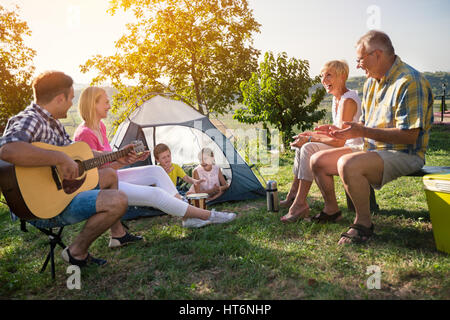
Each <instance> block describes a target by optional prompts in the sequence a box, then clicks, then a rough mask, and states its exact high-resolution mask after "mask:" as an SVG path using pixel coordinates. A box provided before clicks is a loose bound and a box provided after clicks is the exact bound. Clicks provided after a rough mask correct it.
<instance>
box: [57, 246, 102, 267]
mask: <svg viewBox="0 0 450 320" xmlns="http://www.w3.org/2000/svg"><path fill="white" fill-rule="evenodd" d="M61 257H62V258H63V260H64V261H65V262H67V263H69V264H71V265H75V266H79V267H80V268H81V267H84V266H87V265H89V264H96V265H98V266H102V265H104V264H106V263H107V261H106V260H103V259H97V258H94V257H93V256H91V255H90V254H89V253H88V256H87V257H86V259H83V260H78V259H75V258H74V257H72V255H71V254H70V251H69V247H66V248H65V249H64V250H63V251H62V252H61Z"/></svg>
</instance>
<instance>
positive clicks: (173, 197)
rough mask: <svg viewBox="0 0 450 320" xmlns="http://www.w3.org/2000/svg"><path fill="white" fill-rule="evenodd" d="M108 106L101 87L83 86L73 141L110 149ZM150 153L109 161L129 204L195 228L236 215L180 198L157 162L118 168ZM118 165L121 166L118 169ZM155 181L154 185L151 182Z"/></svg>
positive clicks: (230, 218) (232, 217)
mask: <svg viewBox="0 0 450 320" xmlns="http://www.w3.org/2000/svg"><path fill="white" fill-rule="evenodd" d="M110 108H111V106H110V104H109V99H108V96H107V94H106V92H105V90H103V89H102V88H98V87H89V88H86V89H84V90H83V92H82V93H81V96H80V100H79V103H78V110H79V112H80V115H81V117H82V118H83V120H84V123H82V124H80V125H79V126H78V128H77V130H76V131H75V137H74V140H75V141H80V140H82V141H85V142H86V143H87V144H89V146H90V147H91V149H94V150H97V151H100V152H110V151H111V146H110V145H109V142H108V139H107V137H106V128H105V125H104V124H103V122H102V121H101V120H102V119H104V118H106V116H107V114H108V110H109V109H110ZM148 155H149V152H146V153H145V154H144V155H143V156H137V155H135V154H132V155H131V156H130V157H129V159H127V161H126V162H123V161H120V162H119V161H118V160H116V161H114V162H112V163H110V164H109V165H110V166H111V167H112V168H114V169H116V170H118V171H117V177H118V180H119V186H118V187H119V190H121V191H123V192H125V193H126V195H127V197H128V205H135V206H149V207H154V208H157V209H159V210H161V211H163V212H165V213H167V214H170V215H173V216H178V217H182V218H183V226H184V227H190V228H198V227H202V226H205V225H208V224H211V223H225V222H229V221H231V220H233V219H234V218H235V217H236V214H234V213H227V212H219V211H215V210H214V209H213V210H211V211H208V210H203V209H200V208H196V207H194V206H191V205H188V204H187V203H186V202H184V201H183V200H181V196H180V195H179V194H178V192H177V190H176V188H175V186H174V185H173V184H172V183H171V181H170V179H169V177H168V176H167V174H166V173H165V171H164V170H163V169H162V168H161V167H159V166H141V167H134V168H128V169H121V168H122V167H123V166H125V165H128V164H131V163H134V162H136V161H142V160H145V159H146V158H147V157H148ZM119 169H120V170H119ZM152 184H156V187H150V185H152Z"/></svg>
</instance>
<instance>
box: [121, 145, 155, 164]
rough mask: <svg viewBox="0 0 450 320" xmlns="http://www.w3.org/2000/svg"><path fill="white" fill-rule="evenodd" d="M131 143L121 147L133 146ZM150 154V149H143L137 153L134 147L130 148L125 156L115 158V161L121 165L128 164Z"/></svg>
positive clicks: (145, 157)
mask: <svg viewBox="0 0 450 320" xmlns="http://www.w3.org/2000/svg"><path fill="white" fill-rule="evenodd" d="M133 146H134V145H133V144H128V145H126V146H125V147H124V148H123V149H126V148H129V147H133ZM149 155H150V151H149V150H147V151H144V152H142V153H140V154H137V153H136V152H135V151H134V149H132V150H131V151H130V152H129V153H128V154H127V155H126V156H124V157H122V158H119V159H117V160H116V162H117V163H118V164H120V165H122V166H126V165H130V164H133V163H135V162H138V161H144V160H146V159H147V158H148V156H149Z"/></svg>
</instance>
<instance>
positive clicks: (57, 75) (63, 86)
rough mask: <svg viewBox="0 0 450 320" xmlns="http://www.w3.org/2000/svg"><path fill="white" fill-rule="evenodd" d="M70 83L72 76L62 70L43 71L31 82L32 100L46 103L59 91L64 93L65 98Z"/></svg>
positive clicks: (70, 85) (67, 94)
mask: <svg viewBox="0 0 450 320" xmlns="http://www.w3.org/2000/svg"><path fill="white" fill-rule="evenodd" d="M72 85H73V80H72V78H71V77H69V76H68V75H66V74H65V73H63V72H59V71H46V72H43V73H41V74H40V75H38V76H37V77H36V78H35V79H34V80H33V83H32V87H33V94H34V100H35V101H36V103H41V104H46V103H49V102H51V101H52V100H53V98H55V97H56V96H57V95H59V94H61V93H64V96H65V97H66V99H67V98H68V96H69V93H70V88H71V87H72Z"/></svg>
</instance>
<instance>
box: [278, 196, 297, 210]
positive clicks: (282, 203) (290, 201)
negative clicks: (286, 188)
mask: <svg viewBox="0 0 450 320" xmlns="http://www.w3.org/2000/svg"><path fill="white" fill-rule="evenodd" d="M294 200H295V198H292V199H290V198H289V197H287V198H286V199H285V200H282V201H280V207H281V208H289V207H290V206H291V205H292V204H293V203H294Z"/></svg>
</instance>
